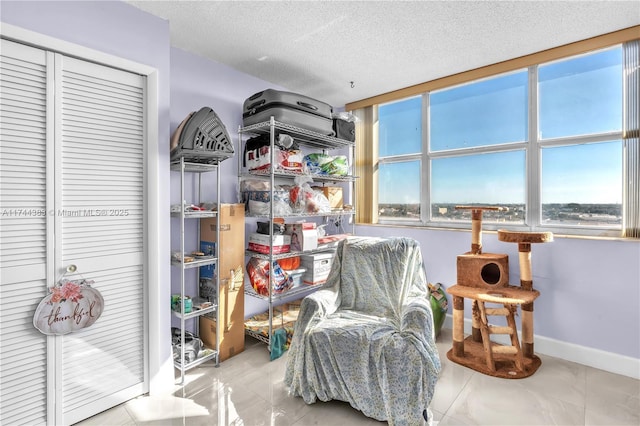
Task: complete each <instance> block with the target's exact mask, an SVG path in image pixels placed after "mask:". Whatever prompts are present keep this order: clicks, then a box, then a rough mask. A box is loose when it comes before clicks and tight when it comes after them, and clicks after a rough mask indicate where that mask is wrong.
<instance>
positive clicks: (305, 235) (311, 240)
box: [284, 222, 318, 251]
mask: <svg viewBox="0 0 640 426" xmlns="http://www.w3.org/2000/svg"><path fill="white" fill-rule="evenodd" d="M284 232H285V235H290V236H291V247H290V251H309V250H315V249H316V248H318V230H317V229H316V224H315V223H314V222H299V223H287V224H286V225H285V230H284Z"/></svg>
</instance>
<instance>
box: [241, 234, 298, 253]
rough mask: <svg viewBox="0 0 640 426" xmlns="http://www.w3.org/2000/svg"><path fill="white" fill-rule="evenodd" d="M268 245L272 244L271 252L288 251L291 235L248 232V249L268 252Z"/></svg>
mask: <svg viewBox="0 0 640 426" xmlns="http://www.w3.org/2000/svg"><path fill="white" fill-rule="evenodd" d="M269 246H273V254H280V253H288V252H289V251H290V250H291V235H273V236H271V238H269V235H265V234H258V233H257V232H255V233H253V234H249V250H251V251H255V252H257V253H263V254H269Z"/></svg>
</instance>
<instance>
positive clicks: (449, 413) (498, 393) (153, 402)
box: [78, 329, 640, 426]
mask: <svg viewBox="0 0 640 426" xmlns="http://www.w3.org/2000/svg"><path fill="white" fill-rule="evenodd" d="M437 344H438V349H439V352H440V358H441V360H442V364H443V369H442V373H441V376H440V378H439V380H438V384H437V386H436V390H435V395H434V398H433V401H432V404H431V409H432V410H433V413H434V425H437V426H444V425H607V426H612V425H640V381H638V380H634V379H631V378H628V377H625V376H620V375H616V374H611V373H607V372H605V371H602V370H597V369H594V368H591V367H586V366H584V365H581V364H576V363H573V362H568V361H564V360H561V359H558V358H552V357H547V356H542V355H540V358H541V359H542V366H541V367H540V369H539V370H538V371H537V372H536V373H535V374H534V375H533V376H531V377H528V378H526V379H520V380H505V379H497V378H493V377H489V376H485V375H483V374H480V373H477V372H475V371H473V370H470V369H467V368H465V367H462V366H460V365H458V364H455V363H452V362H450V361H449V360H448V359H447V357H446V353H447V351H448V350H449V349H450V348H451V330H449V329H443V330H442V333H441V335H440V336H439V337H438V339H437ZM285 360H286V354H285V355H284V356H283V357H281V358H280V359H277V360H275V361H273V362H271V361H269V354H268V352H267V350H266V346H265V345H264V344H263V343H260V342H258V341H257V340H254V339H252V338H250V337H247V339H246V346H245V351H244V352H242V353H241V354H238V355H237V356H235V357H233V358H231V359H229V360H227V361H225V362H223V363H221V364H220V367H218V368H215V367H212V366H202V367H198V368H195V369H193V370H190V371H188V372H187V375H186V379H185V385H184V386H182V387H180V388H178V389H177V391H176V392H175V393H174V394H173V395H171V396H165V397H145V396H142V397H139V398H136V399H134V400H131V401H129V402H127V403H125V404H122V405H120V406H117V407H115V408H113V409H111V410H108V411H106V412H104V413H101V414H98V415H96V416H94V417H92V418H89V419H87V420H85V421H83V422H81V423H79V424H78V425H81V426H90V425H101V426H102V425H154V426H155V425H221V426H222V425H234V426H235V425H245V426H253V425H295V426H307V425H308V426H311V425H332V426H333V425H380V424H386V423H384V422H378V421H376V420H373V419H369V418H367V417H365V416H363V415H362V414H361V413H360V412H359V411H356V410H354V409H352V408H351V407H350V406H349V405H348V404H346V403H343V402H337V401H332V402H328V403H322V402H319V403H316V404H312V405H306V404H305V403H304V402H303V401H302V399H301V398H293V397H289V396H288V395H287V392H286V389H285V387H284V384H283V376H284V368H285Z"/></svg>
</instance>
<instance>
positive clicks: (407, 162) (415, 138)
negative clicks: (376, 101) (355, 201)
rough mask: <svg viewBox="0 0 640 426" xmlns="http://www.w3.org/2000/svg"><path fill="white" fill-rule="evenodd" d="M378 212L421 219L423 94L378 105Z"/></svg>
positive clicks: (389, 216)
mask: <svg viewBox="0 0 640 426" xmlns="http://www.w3.org/2000/svg"><path fill="white" fill-rule="evenodd" d="M378 117H379V118H378V123H379V145H378V146H379V156H380V157H379V166H378V187H379V188H380V191H379V193H378V215H379V216H380V217H381V218H384V217H387V218H394V219H396V220H397V219H401V220H402V219H407V220H414V221H415V220H419V219H420V198H421V194H422V190H423V188H422V185H421V182H422V179H421V173H422V160H421V158H422V97H421V96H417V97H413V98H409V99H406V100H402V101H399V102H393V103H389V104H385V105H380V107H379V109H378Z"/></svg>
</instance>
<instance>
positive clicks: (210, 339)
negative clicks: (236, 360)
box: [200, 316, 244, 362]
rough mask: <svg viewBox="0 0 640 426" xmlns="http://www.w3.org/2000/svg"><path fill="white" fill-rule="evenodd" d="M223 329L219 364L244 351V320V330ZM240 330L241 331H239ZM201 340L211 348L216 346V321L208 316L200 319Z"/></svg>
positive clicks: (222, 325)
mask: <svg viewBox="0 0 640 426" xmlns="http://www.w3.org/2000/svg"><path fill="white" fill-rule="evenodd" d="M220 326H221V327H223V328H222V330H221V331H222V338H221V339H220V355H219V358H218V361H219V362H223V361H226V360H227V359H229V358H231V357H232V356H234V355H237V354H239V353H240V352H242V351H244V318H242V328H237V327H235V326H232V327H228V328H227V327H224V324H223V323H221V324H220ZM238 330H240V331H238ZM200 339H202V342H203V343H204V344H205V346H207V347H209V348H215V347H216V346H215V345H216V321H215V320H214V319H213V318H209V317H208V316H201V317H200Z"/></svg>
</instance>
